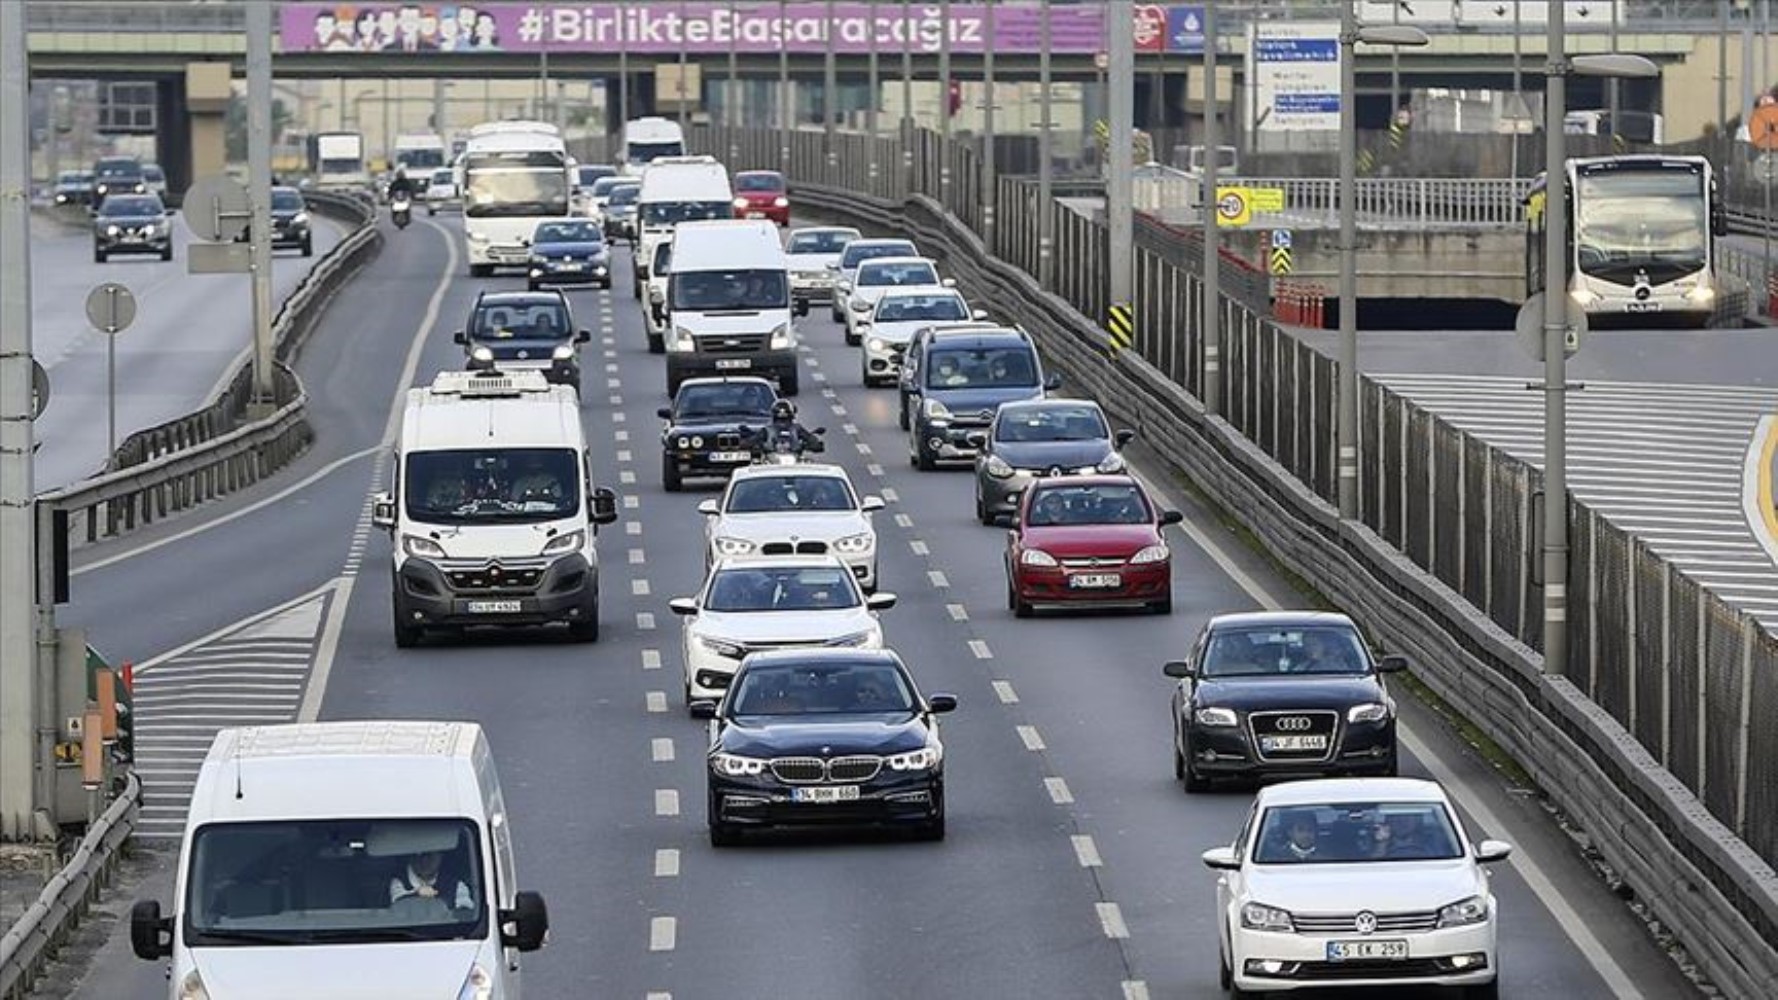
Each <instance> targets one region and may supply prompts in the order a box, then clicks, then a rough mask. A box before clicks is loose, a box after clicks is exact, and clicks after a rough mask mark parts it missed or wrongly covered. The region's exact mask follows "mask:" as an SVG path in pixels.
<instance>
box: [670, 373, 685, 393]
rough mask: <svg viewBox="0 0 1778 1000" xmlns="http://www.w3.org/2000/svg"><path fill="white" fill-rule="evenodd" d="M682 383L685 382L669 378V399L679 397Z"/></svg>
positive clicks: (672, 377)
mask: <svg viewBox="0 0 1778 1000" xmlns="http://www.w3.org/2000/svg"><path fill="white" fill-rule="evenodd" d="M681 381H683V380H682V379H679V378H675V377H674V376H672V375H668V376H667V396H668V397H669V398H671V397H673V396H677V395H678V394H679V383H680V382H681Z"/></svg>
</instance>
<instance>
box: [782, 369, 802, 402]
mask: <svg viewBox="0 0 1778 1000" xmlns="http://www.w3.org/2000/svg"><path fill="white" fill-rule="evenodd" d="M798 388H799V387H798V385H797V373H796V369H794V368H792V369H791V370H790V371H788V372H785V373H784V374H783V375H780V376H779V377H778V395H780V396H794V395H796V393H797V389H798Z"/></svg>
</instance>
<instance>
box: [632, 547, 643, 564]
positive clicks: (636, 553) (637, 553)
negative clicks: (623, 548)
mask: <svg viewBox="0 0 1778 1000" xmlns="http://www.w3.org/2000/svg"><path fill="white" fill-rule="evenodd" d="M645 558H647V554H646V553H645V552H644V551H643V550H642V549H631V550H630V565H631V566H640V565H642V560H643V559H645Z"/></svg>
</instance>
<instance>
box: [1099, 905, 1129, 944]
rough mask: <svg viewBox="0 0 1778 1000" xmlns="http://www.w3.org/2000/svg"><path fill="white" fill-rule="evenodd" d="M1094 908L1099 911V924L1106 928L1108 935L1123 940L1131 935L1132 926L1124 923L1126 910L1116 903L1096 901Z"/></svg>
mask: <svg viewBox="0 0 1778 1000" xmlns="http://www.w3.org/2000/svg"><path fill="white" fill-rule="evenodd" d="M1093 909H1095V910H1098V911H1099V926H1100V927H1102V928H1104V929H1105V936H1106V937H1108V938H1114V939H1117V940H1122V939H1124V938H1127V937H1129V936H1130V928H1129V927H1128V926H1126V925H1125V924H1124V912H1123V911H1122V910H1120V909H1118V908H1117V904H1116V903H1094V904H1093Z"/></svg>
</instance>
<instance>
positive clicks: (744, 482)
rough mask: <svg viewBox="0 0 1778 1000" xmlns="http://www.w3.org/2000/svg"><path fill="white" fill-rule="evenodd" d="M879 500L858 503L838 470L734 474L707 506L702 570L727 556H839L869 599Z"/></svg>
mask: <svg viewBox="0 0 1778 1000" xmlns="http://www.w3.org/2000/svg"><path fill="white" fill-rule="evenodd" d="M882 509H883V499H882V498H881V497H875V496H859V494H858V491H857V490H855V489H853V488H852V480H851V479H850V478H848V477H847V476H846V470H845V469H842V468H840V467H839V466H837V465H815V464H807V465H750V466H744V467H742V468H739V469H736V470H735V472H734V475H733V476H732V477H730V479H729V484H728V489H727V490H725V491H724V492H723V494H722V499H721V500H705V501H704V502H703V503H700V504H698V510H699V511H700V512H702V513H703V514H704V515H705V522H704V530H705V537H706V545H705V552H706V555H705V565H706V567H710V566H714V565H715V563H716V560H718V559H720V558H722V557H724V556H788V555H802V556H808V555H827V554H832V555H836V556H838V557H839V558H840V559H841V560H842V561H844V562H845V564H846V565H847V566H849V567H851V569H852V575H853V576H856V577H857V578H858V583H859V585H860V586H862V587H863V588H864V589H865V591H866V592H869V591H873V590H875V589H877V529H876V526H875V525H874V524H872V523H871V512H873V511H878V510H882Z"/></svg>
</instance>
